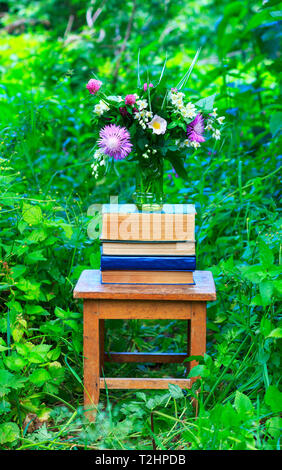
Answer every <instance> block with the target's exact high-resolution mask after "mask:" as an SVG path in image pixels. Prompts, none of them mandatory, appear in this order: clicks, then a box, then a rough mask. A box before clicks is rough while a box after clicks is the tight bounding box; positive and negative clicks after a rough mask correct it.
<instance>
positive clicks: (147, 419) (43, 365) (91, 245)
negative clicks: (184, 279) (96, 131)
mask: <svg viewBox="0 0 282 470" xmlns="http://www.w3.org/2000/svg"><path fill="white" fill-rule="evenodd" d="M8 3H9V7H10V10H9V14H8V15H7V16H6V17H4V19H3V22H4V23H5V24H8V23H9V22H12V21H13V20H14V19H15V18H17V17H18V16H19V15H20V14H21V15H22V16H25V17H29V16H30V15H31V16H33V17H35V18H39V17H40V18H41V17H42V15H43V16H44V15H45V16H44V17H46V18H50V17H52V12H54V11H55V9H56V8H57V7H58V4H57V3H58V2H56V1H55V0H52V1H51V2H47V4H46V2H44V4H43V2H28V3H30V4H31V6H30V8H31V10H32V11H31V10H29V9H28V5H27V2H24V1H22V2H19V5H18V8H19V9H18V10H17V9H15V7H14V6H13V5H11V2H8ZM110 3H111V2H110ZM149 3H150V6H147V5H145V6H144V5H143V4H142V5H141V4H139V2H137V9H136V13H135V20H134V24H133V27H132V31H131V35H130V38H129V41H128V45H127V48H126V50H125V52H124V54H123V55H122V60H121V66H120V69H119V73H118V80H117V83H115V80H113V72H114V70H116V62H117V60H118V57H119V56H118V52H119V50H118V49H117V46H120V44H121V42H122V40H121V39H119V38H118V37H117V34H118V33H117V29H116V26H117V25H118V27H119V28H120V31H124V30H125V28H126V26H127V23H128V17H129V15H130V11H131V2H129V1H128V2H126V4H125V6H124V8H123V9H118V8H117V5H116V3H115V2H113V3H112V4H111V8H112V10H108V8H109V6H106V7H105V8H106V10H105V12H104V13H102V14H101V16H99V18H98V19H97V23H96V26H95V27H94V29H93V31H92V30H91V28H88V27H86V26H85V24H84V23H85V20H84V18H85V8H86V7H85V5H82V6H81V5H80V6H78V4H77V2H75V1H69V2H67V5H68V7H69V8H70V11H73V12H74V14H75V23H74V26H73V31H72V34H69V35H67V37H65V40H63V39H62V37H63V34H64V31H65V30H63V31H62V26H61V25H62V24H67V21H68V18H69V16H68V15H69V11H68V8H67V9H66V11H62V10H60V9H58V10H57V13H58V22H57V24H52V28H51V29H50V30H45V29H44V28H43V27H42V26H37V27H33V28H27V29H26V30H25V31H24V32H21V34H19V35H16V34H13V35H8V34H7V33H5V32H4V31H2V32H1V36H2V41H1V69H0V73H1V88H0V96H1V98H0V111H1V117H2V119H1V127H0V132H1V136H0V149H1V154H0V156H1V161H0V163H1V170H0V314H1V315H0V334H1V337H0V446H1V449H32V450H37V449H41V450H44V449H93V448H94V449H103V448H112V449H152V446H153V439H154V440H155V442H156V446H157V448H158V449H181V450H183V449H193V450H194V449H207V450H212V449H220V450H223V449H235V450H239V449H259V450H264V449H266V450H270V449H278V448H279V447H280V429H281V418H280V414H279V413H281V391H280V377H281V308H280V303H279V302H280V301H281V268H280V264H281V218H279V189H280V188H279V173H280V170H281V166H280V153H279V150H280V147H279V145H280V143H281V130H280V127H279V126H280V118H281V105H280V104H279V89H278V83H279V67H278V60H277V58H278V53H277V40H276V34H277V31H276V29H277V23H278V21H279V18H280V16H279V12H278V10H279V8H278V3H277V2H275V1H271V2H268V4H266V5H265V6H264V7H261V6H259V5H258V4H257V3H256V2H251V3H250V2H245V1H243V0H241V1H238V2H229V1H222V2H220V4H218V2H213V1H211V2H209V3H208V4H207V2H205V1H201V2H189V7H191V8H192V9H193V12H194V14H193V15H192V16H191V14H190V13H189V11H190V10H189V11H188V2H186V1H183V2H177V5H175V2H166V5H167V6H163V5H162V4H160V3H159V2H156V3H155V2H149ZM149 3H148V5H149ZM59 19H60V21H59ZM168 31H172V33H168ZM187 31H189V41H187ZM104 33H105V34H104ZM99 35H101V36H99ZM103 35H104V36H103ZM160 37H161V38H162V39H161V42H158V41H159V39H158V38H160ZM101 38H102V39H101ZM199 38H200V40H199ZM23 46H24V47H23ZM199 46H203V47H202V51H201V55H200V58H199V62H198V63H197V65H196V67H195V68H194V70H193V72H192V74H191V76H190V78H189V81H188V82H187V84H186V92H188V93H191V95H195V96H196V95H199V94H201V96H208V95H210V94H211V93H214V92H216V93H217V95H218V96H217V98H216V99H217V106H218V108H219V109H220V114H224V115H226V121H227V126H226V130H225V134H224V139H223V140H222V141H221V142H220V144H219V145H218V146H217V148H216V149H215V150H214V149H209V151H208V152H207V154H205V155H199V154H198V155H197V153H195V154H194V155H193V156H192V157H190V158H188V159H187V167H186V168H187V173H188V175H189V177H188V180H187V181H184V180H182V179H180V178H176V177H175V176H174V175H172V179H169V177H168V175H169V174H172V173H171V171H172V170H171V168H169V167H168V166H167V167H166V176H165V194H166V196H167V200H168V201H170V202H175V203H185V202H188V203H194V204H195V205H196V209H197V219H196V225H197V226H196V238H197V260H198V268H199V269H209V270H211V271H212V272H213V275H214V278H215V282H216V287H217V301H216V302H213V303H210V304H208V323H207V329H208V330H207V354H206V355H205V356H204V357H203V358H202V359H201V361H200V364H199V366H197V369H196V370H193V371H192V373H193V374H194V375H195V376H197V375H199V373H200V374H201V376H202V380H201V383H196V384H195V386H194V388H193V390H188V391H184V392H183V391H181V390H180V389H178V388H177V387H170V389H169V390H168V391H163V392H161V391H145V392H137V393H136V392H124V391H123V392H121V391H109V392H108V393H106V392H102V394H101V400H100V405H99V412H98V415H97V420H96V423H95V424H89V423H87V421H86V420H85V417H84V415H83V410H82V404H83V385H82V379H83V373H82V365H83V354H82V304H81V302H80V301H77V300H74V299H73V297H72V290H73V287H74V285H75V283H76V281H77V279H78V277H79V275H80V273H81V271H82V270H83V269H85V268H89V267H90V268H96V269H97V268H99V263H100V258H99V256H100V254H99V243H98V241H92V240H90V239H89V238H88V237H87V225H88V223H89V222H90V220H91V217H87V210H88V207H89V206H90V205H91V204H92V203H94V202H95V203H101V202H108V199H109V196H110V195H119V201H120V202H130V201H131V197H132V193H133V191H134V184H135V169H134V167H133V166H132V165H131V164H129V163H127V162H119V164H118V165H117V167H116V171H114V170H113V171H112V173H110V174H109V175H108V176H107V177H106V178H105V179H104V180H102V181H99V182H98V183H97V182H95V180H94V179H93V178H92V177H91V168H90V164H91V162H92V155H91V148H92V146H93V144H94V142H93V137H92V132H93V129H92V126H91V110H92V104H91V101H90V100H89V97H88V95H87V93H86V91H85V83H86V82H87V81H88V79H89V78H90V77H91V73H92V72H95V74H96V75H98V76H99V78H101V79H102V80H105V81H106V82H107V86H108V87H109V88H110V89H112V91H113V92H115V93H119V94H122V93H126V92H128V91H131V90H132V89H134V87H135V86H136V80H137V57H138V50H139V49H140V55H141V62H140V63H141V64H143V68H142V67H141V73H143V74H144V76H146V70H145V65H146V63H148V64H150V76H152V77H154V76H159V74H160V72H161V69H162V65H163V62H164V59H165V56H166V52H167V54H168V61H167V68H168V71H169V73H170V74H171V76H172V77H175V80H174V81H175V83H177V81H179V77H181V76H183V74H184V73H185V71H186V70H187V63H191V60H192V58H193V56H194V55H195V52H196V50H197V49H198V48H199ZM144 81H146V80H144ZM106 330H107V342H106V347H107V348H111V349H112V350H117V351H118V350H124V349H125V345H126V348H127V349H128V350H139V351H142V350H143V351H149V350H160V351H177V352H181V351H184V350H185V347H186V343H185V341H186V325H185V322H181V321H179V322H176V321H170V322H156V321H154V322H149V321H144V322H141V321H129V322H121V321H107V324H106ZM184 369H185V366H184V365H175V366H169V367H159V366H153V365H150V364H140V365H134V366H133V365H119V366H117V365H115V366H113V365H112V364H107V366H106V370H105V374H106V375H108V374H109V375H116V376H133V377H134V376H137V377H138V376H145V377H158V376H160V375H162V374H163V375H172V376H177V377H181V376H183V374H184ZM199 387H200V388H201V392H200V395H199V396H198V399H199V406H198V408H197V409H196V410H195V409H194V408H193V407H192V406H191V398H193V397H195V396H196V395H195V393H196V389H197V388H199ZM152 417H153V421H154V433H152V429H151V419H152Z"/></svg>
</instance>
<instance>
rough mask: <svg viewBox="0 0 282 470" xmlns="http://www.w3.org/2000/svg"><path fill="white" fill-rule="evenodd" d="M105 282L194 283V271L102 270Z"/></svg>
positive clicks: (103, 281)
mask: <svg viewBox="0 0 282 470" xmlns="http://www.w3.org/2000/svg"><path fill="white" fill-rule="evenodd" d="M101 274H102V283H105V284H194V279H193V272H192V271H102V273H101Z"/></svg>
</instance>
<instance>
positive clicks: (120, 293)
mask: <svg viewBox="0 0 282 470" xmlns="http://www.w3.org/2000/svg"><path fill="white" fill-rule="evenodd" d="M193 275H194V281H195V284H194V285H185V284H139V285H137V284H102V283H101V272H100V271H99V270H98V269H86V270H85V271H83V272H82V274H81V276H80V278H79V280H78V283H77V284H76V286H75V289H74V293H73V296H74V297H75V298H77V299H152V300H153V299H154V300H157V299H165V300H206V301H212V300H216V290H215V285H214V281H213V276H212V273H211V272H210V271H194V273H193Z"/></svg>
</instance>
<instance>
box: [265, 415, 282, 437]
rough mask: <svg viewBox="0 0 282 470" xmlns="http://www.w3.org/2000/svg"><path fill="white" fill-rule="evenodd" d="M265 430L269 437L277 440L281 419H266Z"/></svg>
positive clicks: (279, 434)
mask: <svg viewBox="0 0 282 470" xmlns="http://www.w3.org/2000/svg"><path fill="white" fill-rule="evenodd" d="M265 429H266V431H267V432H268V434H270V436H271V437H273V438H274V439H279V438H280V437H281V429H282V418H280V416H274V417H273V418H270V419H268V420H267V421H266V423H265Z"/></svg>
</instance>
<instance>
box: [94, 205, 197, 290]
mask: <svg viewBox="0 0 282 470" xmlns="http://www.w3.org/2000/svg"><path fill="white" fill-rule="evenodd" d="M195 214H196V212H195V207H194V205H191V204H184V205H181V204H165V205H164V206H163V209H162V211H160V212H152V213H148V212H141V211H139V210H138V209H137V207H136V206H135V205H133V204H104V205H103V209H102V234H101V237H100V241H101V242H102V246H101V282H102V283H103V284H112V283H114V284H194V279H193V271H195V269H196V254H195Z"/></svg>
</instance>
